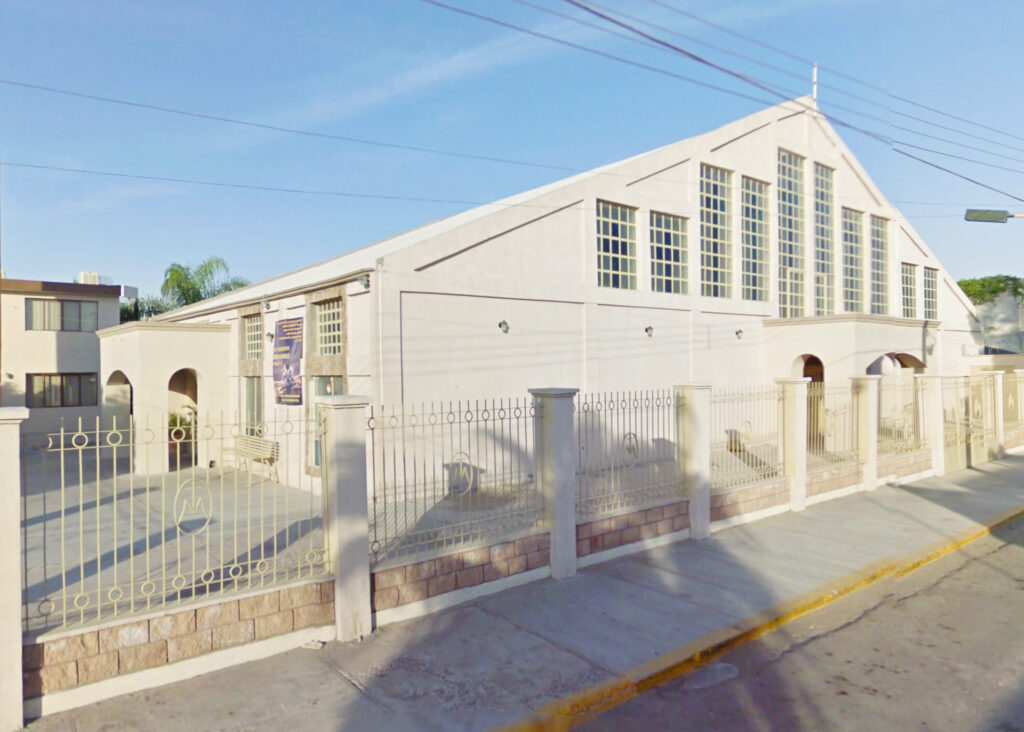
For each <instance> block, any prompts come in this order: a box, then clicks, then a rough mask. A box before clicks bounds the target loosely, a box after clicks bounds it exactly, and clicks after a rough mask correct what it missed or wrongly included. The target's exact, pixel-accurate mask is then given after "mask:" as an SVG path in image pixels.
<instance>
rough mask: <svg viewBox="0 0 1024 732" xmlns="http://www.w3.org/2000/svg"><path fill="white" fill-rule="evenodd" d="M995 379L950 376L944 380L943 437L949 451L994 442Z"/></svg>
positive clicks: (986, 376) (991, 377)
mask: <svg viewBox="0 0 1024 732" xmlns="http://www.w3.org/2000/svg"><path fill="white" fill-rule="evenodd" d="M995 400H996V393H995V377H993V376H991V375H986V374H981V375H977V376H946V377H943V379H942V416H943V420H942V422H943V433H944V438H945V446H946V447H957V446H962V445H967V444H970V443H988V442H994V441H995V438H996V420H995V405H996V401H995Z"/></svg>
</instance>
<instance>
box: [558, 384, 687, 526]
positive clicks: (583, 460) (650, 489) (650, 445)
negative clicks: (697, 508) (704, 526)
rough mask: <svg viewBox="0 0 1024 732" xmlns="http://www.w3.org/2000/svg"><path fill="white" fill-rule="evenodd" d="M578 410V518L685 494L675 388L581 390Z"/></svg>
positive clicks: (584, 519)
mask: <svg viewBox="0 0 1024 732" xmlns="http://www.w3.org/2000/svg"><path fill="white" fill-rule="evenodd" d="M575 415H576V437H577V442H578V445H579V467H578V469H577V473H576V518H577V521H590V520H593V519H596V518H600V517H602V516H608V515H611V514H615V513H621V512H623V511H628V510H638V509H641V508H647V507H654V506H657V505H660V504H664V503H667V502H669V501H672V500H679V499H680V498H683V497H685V496H686V491H685V486H684V485H683V480H682V478H681V477H680V475H679V469H678V462H677V455H676V445H677V436H676V401H675V397H674V396H673V393H672V391H671V390H670V389H659V390H649V391H631V392H614V393H594V394H577V395H576V402H575Z"/></svg>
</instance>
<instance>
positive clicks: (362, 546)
mask: <svg viewBox="0 0 1024 732" xmlns="http://www.w3.org/2000/svg"><path fill="white" fill-rule="evenodd" d="M319 404H320V405H321V408H322V409H323V410H324V415H325V417H326V421H327V425H326V427H327V429H326V434H325V436H324V442H325V445H326V450H325V451H324V452H325V457H324V467H325V468H326V472H325V473H324V476H323V479H322V486H323V490H324V491H325V492H326V496H327V500H326V501H325V502H324V504H325V513H326V515H325V516H324V523H325V533H326V535H327V541H328V552H329V553H330V564H331V567H332V568H333V570H334V624H335V628H336V630H337V636H338V640H339V641H352V640H360V639H361V638H364V637H366V636H368V635H370V632H371V630H372V620H371V610H370V523H369V517H368V515H367V499H366V496H367V485H368V484H367V469H366V462H367V450H366V420H367V418H368V417H369V404H370V402H369V399H367V398H366V397H362V396H349V395H344V396H333V397H327V398H325V399H322V400H321V401H320V402H319Z"/></svg>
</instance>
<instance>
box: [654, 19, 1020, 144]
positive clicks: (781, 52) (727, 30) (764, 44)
mask: <svg viewBox="0 0 1024 732" xmlns="http://www.w3.org/2000/svg"><path fill="white" fill-rule="evenodd" d="M647 1H648V2H649V3H652V4H654V5H657V6H659V7H662V8H665V9H666V10H670V11H672V12H674V13H678V14H679V15H682V16H684V17H687V18H690V19H691V20H695V21H697V22H698V23H703V24H704V25H707V26H710V27H711V28H715V29H716V30H719V31H722V32H723V33H727V34H728V35H731V36H733V37H735V38H739V39H741V40H744V41H746V42H747V43H752V44H754V45H757V46H760V47H761V48H765V49H767V50H769V51H772V52H774V53H777V54H779V55H781V56H785V57H786V58H789V59H791V60H793V61H797V62H799V63H802V64H808V65H810V64H813V63H814V62H813V61H811V60H810V59H807V58H804V57H802V56H798V55H796V54H794V53H792V52H790V51H787V50H786V49H784V48H779V47H778V46H774V45H772V44H770V43H767V42H765V41H762V40H760V39H759V38H753V37H752V36H748V35H746V34H744V33H740V32H739V31H736V30H733V29H732V28H728V27H726V26H724V25H720V24H718V23H715V22H713V21H710V20H708V19H707V18H703V17H701V16H699V15H697V14H695V13H691V12H689V11H686V10H683V9H682V8H679V7H676V6H675V5H672V4H670V3H668V2H665V1H664V0H647ZM818 68H819V69H822V70H823V71H829V72H831V73H832V74H835V75H836V76H838V77H840V78H843V79H847V80H848V81H852V82H854V83H856V84H860V85H861V86H864V87H866V88H868V89H871V90H873V91H876V92H879V93H881V94H884V95H886V96H887V97H890V98H891V99H894V100H896V101H899V102H903V103H904V104H910V105H912V106H914V107H918V108H919V109H924V110H927V111H929V112H932V113H933V114H938V115H941V116H943V117H946V118H948V119H953V120H956V121H958V122H964V123H966V124H969V125H973V126H976V127H980V128H982V129H986V130H988V131H989V132H996V133H998V134H1000V135H1004V136H1006V137H1011V138H1014V139H1017V140H1024V136H1021V135H1018V134H1014V133H1012V132H1007V131H1005V130H1001V129H998V128H996V127H992V126H990V125H986V124H982V123H981V122H976V121H974V120H971V119H968V118H966V117H961V116H959V115H956V114H952V113H950V112H945V111H943V110H941V109H937V108H935V107H930V106H928V105H927V104H922V103H920V102H915V101H914V100H912V99H908V98H906V97H903V96H900V95H898V94H893V93H892V92H890V91H889V90H887V89H884V88H883V87H880V86H878V85H877V84H873V83H871V82H869V81H865V80H864V79H861V78H858V77H856V76H853V75H851V74H848V73H845V72H844V71H842V70H840V69H837V68H836V67H834V66H828V65H825V64H818ZM821 86H823V87H826V86H827V87H829V88H832V89H835V90H837V91H843V89H842V88H841V87H835V86H832V85H829V84H822V85H821ZM847 93H848V92H847ZM875 104H879V103H878V102H875ZM890 111H892V112H893V113H894V114H898V115H900V116H904V117H908V118H909V119H913V120H916V121H918V122H924V123H925V124H929V125H935V126H939V125H937V124H936V123H934V122H930V121H928V120H924V119H921V118H920V117H913V116H911V115H908V114H904V113H901V112H898V111H896V110H890ZM943 129H951V128H943ZM954 131H957V132H959V130H954ZM962 134H967V133H962Z"/></svg>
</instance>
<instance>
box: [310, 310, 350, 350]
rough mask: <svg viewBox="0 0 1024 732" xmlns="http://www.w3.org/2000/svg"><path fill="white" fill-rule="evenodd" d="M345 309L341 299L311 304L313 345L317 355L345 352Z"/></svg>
mask: <svg viewBox="0 0 1024 732" xmlns="http://www.w3.org/2000/svg"><path fill="white" fill-rule="evenodd" d="M344 318H345V309H344V307H343V304H342V299H341V298H340V297H339V298H338V299H336V300H326V301H324V302H320V303H316V304H315V305H314V306H313V347H314V349H315V350H314V354H315V355H317V356H340V355H342V354H344V352H345V333H344V329H343V326H344Z"/></svg>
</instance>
